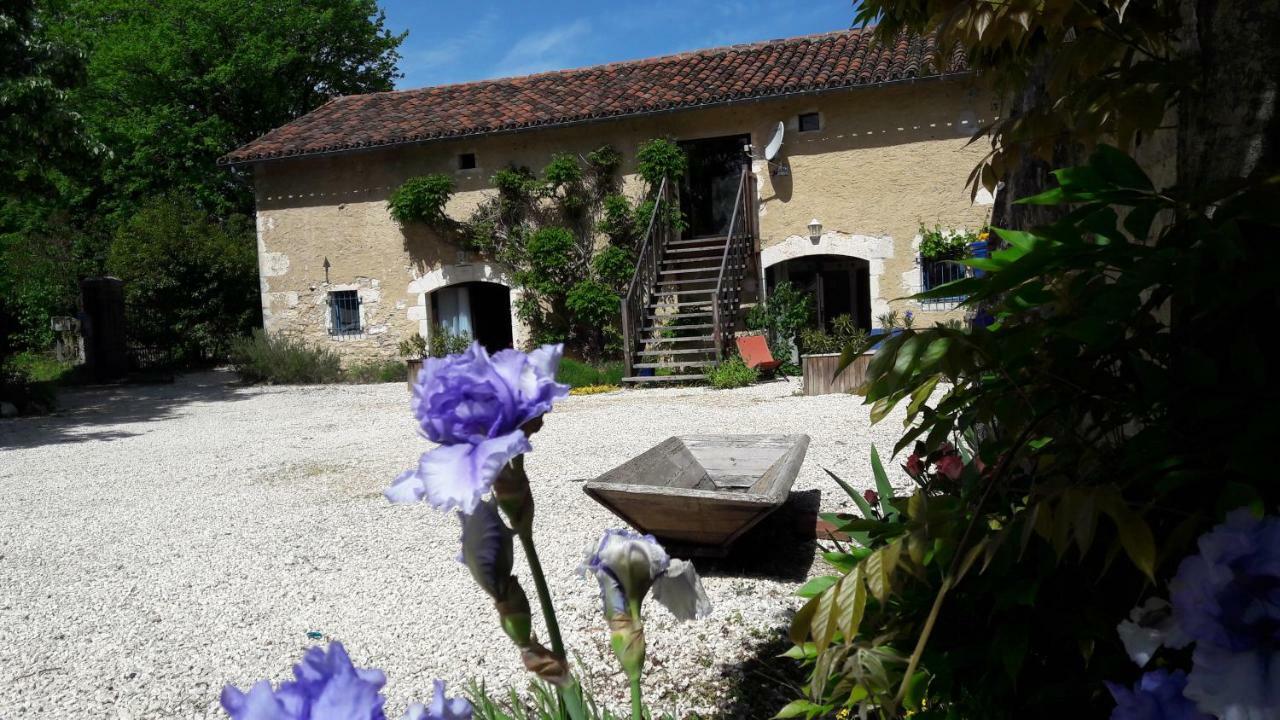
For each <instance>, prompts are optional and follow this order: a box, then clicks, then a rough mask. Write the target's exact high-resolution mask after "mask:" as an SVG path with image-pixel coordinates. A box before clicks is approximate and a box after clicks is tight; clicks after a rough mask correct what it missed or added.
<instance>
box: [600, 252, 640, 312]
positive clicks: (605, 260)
mask: <svg viewBox="0 0 1280 720" xmlns="http://www.w3.org/2000/svg"><path fill="white" fill-rule="evenodd" d="M592 264H593V265H594V266H595V271H596V275H597V276H598V277H599V278H600V279H601V280H602V281H604V282H606V283H608V284H609V285H610V286H612V287H613V288H614V289H616V290H622V289H623V288H625V287H626V286H627V284H628V283H630V282H631V278H632V276H634V275H635V272H636V261H635V258H633V257H632V256H631V252H630V251H628V250H627V249H625V248H621V247H618V246H616V245H614V246H610V247H607V248H605V249H603V250H601V251H600V252H598V253H596V257H595V260H593V261H592ZM616 299H617V296H615V300H616ZM617 309H618V307H615V308H614V310H617Z"/></svg>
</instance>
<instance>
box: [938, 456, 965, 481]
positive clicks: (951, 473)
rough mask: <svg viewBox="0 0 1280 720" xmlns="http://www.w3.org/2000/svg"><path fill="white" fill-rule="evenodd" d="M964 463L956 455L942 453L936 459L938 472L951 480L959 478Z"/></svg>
mask: <svg viewBox="0 0 1280 720" xmlns="http://www.w3.org/2000/svg"><path fill="white" fill-rule="evenodd" d="M963 470H964V463H963V462H961V461H960V458H959V457H958V456H956V455H943V456H942V457H941V458H939V459H938V474H939V475H942V476H944V477H946V478H948V479H951V480H959V479H960V473H961V471H963Z"/></svg>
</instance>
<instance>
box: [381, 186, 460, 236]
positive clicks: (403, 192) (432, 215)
mask: <svg viewBox="0 0 1280 720" xmlns="http://www.w3.org/2000/svg"><path fill="white" fill-rule="evenodd" d="M452 196H453V179H452V178H450V177H449V176H448V175H442V174H440V173H434V174H431V175H420V176H418V177H413V178H409V179H408V180H406V181H405V182H404V184H403V185H401V186H400V187H398V188H396V189H395V191H394V192H392V193H391V198H390V199H389V200H388V201H387V210H388V211H389V212H390V213H391V217H392V218H394V219H395V221H396V222H398V223H400V224H401V225H407V224H409V223H415V222H420V223H426V224H427V225H442V224H445V223H446V221H447V220H448V216H447V215H445V212H444V207H445V205H447V204H448V203H449V198H450V197H452Z"/></svg>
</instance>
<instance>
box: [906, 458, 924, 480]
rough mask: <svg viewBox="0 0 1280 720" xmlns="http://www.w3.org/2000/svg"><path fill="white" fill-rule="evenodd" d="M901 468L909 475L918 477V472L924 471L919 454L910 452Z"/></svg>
mask: <svg viewBox="0 0 1280 720" xmlns="http://www.w3.org/2000/svg"><path fill="white" fill-rule="evenodd" d="M903 469H905V470H906V471H907V474H908V475H910V476H911V477H920V474H921V473H923V472H924V463H923V462H921V460H920V456H919V455H916V454H915V453H912V454H911V457H908V458H907V464H906V465H904V466H903Z"/></svg>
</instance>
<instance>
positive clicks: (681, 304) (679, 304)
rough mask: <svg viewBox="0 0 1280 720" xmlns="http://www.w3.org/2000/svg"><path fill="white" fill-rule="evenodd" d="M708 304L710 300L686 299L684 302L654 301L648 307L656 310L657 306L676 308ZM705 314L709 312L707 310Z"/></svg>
mask: <svg viewBox="0 0 1280 720" xmlns="http://www.w3.org/2000/svg"><path fill="white" fill-rule="evenodd" d="M710 304H711V301H710V300H688V301H686V302H673V303H654V304H651V305H650V306H649V309H650V310H656V309H658V308H669V307H673V308H678V307H693V306H699V307H706V306H707V305H710ZM706 314H707V315H710V314H711V313H710V312H708V313H706Z"/></svg>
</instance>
